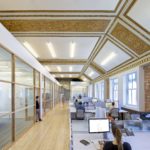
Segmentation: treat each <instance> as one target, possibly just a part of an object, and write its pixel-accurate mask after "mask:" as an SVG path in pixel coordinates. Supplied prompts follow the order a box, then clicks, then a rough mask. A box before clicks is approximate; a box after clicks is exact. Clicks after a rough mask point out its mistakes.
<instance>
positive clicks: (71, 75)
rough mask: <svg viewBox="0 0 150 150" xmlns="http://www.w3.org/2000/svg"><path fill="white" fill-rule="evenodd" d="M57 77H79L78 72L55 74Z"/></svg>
mask: <svg viewBox="0 0 150 150" xmlns="http://www.w3.org/2000/svg"><path fill="white" fill-rule="evenodd" d="M54 77H56V78H77V77H79V75H78V74H55V76H54Z"/></svg>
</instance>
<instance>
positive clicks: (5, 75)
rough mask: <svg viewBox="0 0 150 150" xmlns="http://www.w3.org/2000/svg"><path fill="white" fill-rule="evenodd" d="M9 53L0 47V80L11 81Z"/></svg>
mask: <svg viewBox="0 0 150 150" xmlns="http://www.w3.org/2000/svg"><path fill="white" fill-rule="evenodd" d="M11 56H12V55H11V54H10V53H8V52H7V51H5V50H4V49H3V48H2V47H0V80H5V81H11V76H12V75H11V74H12V72H11V68H12V67H11V66H12V65H11V64H12V63H11V61H12V58H11Z"/></svg>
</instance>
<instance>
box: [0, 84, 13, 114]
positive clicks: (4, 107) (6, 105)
mask: <svg viewBox="0 0 150 150" xmlns="http://www.w3.org/2000/svg"><path fill="white" fill-rule="evenodd" d="M10 112H11V84H10V83H5V82H0V114H5V113H10Z"/></svg>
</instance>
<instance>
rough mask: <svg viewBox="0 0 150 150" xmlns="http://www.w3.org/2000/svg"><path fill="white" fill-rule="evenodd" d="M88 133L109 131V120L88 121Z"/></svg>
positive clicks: (92, 119) (96, 119)
mask: <svg viewBox="0 0 150 150" xmlns="http://www.w3.org/2000/svg"><path fill="white" fill-rule="evenodd" d="M88 125H89V133H105V132H109V131H110V127H109V120H108V119H106V118H91V119H89V123H88Z"/></svg>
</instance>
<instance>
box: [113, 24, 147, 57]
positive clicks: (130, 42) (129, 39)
mask: <svg viewBox="0 0 150 150" xmlns="http://www.w3.org/2000/svg"><path fill="white" fill-rule="evenodd" d="M111 34H112V35H113V36H114V37H115V38H116V39H118V40H119V41H121V42H122V43H123V44H125V45H126V46H128V47H129V48H130V49H131V50H133V51H134V52H135V53H137V54H138V55H141V54H143V53H145V52H147V51H149V50H150V45H149V44H147V43H146V42H144V41H143V40H142V39H140V38H139V37H138V36H136V35H135V34H134V33H132V32H131V31H130V30H129V29H127V28H126V27H124V26H123V25H121V24H120V23H118V24H117V25H116V26H115V28H114V29H113V31H112V32H111Z"/></svg>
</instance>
